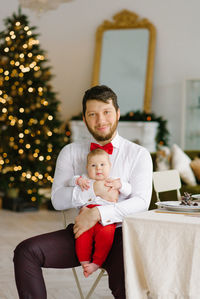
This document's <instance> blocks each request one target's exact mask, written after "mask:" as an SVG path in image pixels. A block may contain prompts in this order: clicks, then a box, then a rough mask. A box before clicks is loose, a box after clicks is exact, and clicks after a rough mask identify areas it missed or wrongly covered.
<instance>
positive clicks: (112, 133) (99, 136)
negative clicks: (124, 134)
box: [85, 117, 118, 141]
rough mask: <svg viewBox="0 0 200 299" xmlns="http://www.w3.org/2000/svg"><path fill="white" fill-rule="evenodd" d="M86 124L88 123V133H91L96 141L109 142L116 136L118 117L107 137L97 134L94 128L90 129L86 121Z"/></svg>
mask: <svg viewBox="0 0 200 299" xmlns="http://www.w3.org/2000/svg"><path fill="white" fill-rule="evenodd" d="M85 123H86V126H87V128H88V131H89V132H90V134H91V135H92V136H93V137H94V139H95V140H96V141H107V140H110V139H111V138H112V136H113V135H114V133H115V131H116V129H117V126H118V117H116V120H115V122H114V124H113V125H112V126H111V127H110V132H109V133H107V134H106V135H103V134H100V133H97V132H95V131H94V130H93V129H92V128H90V127H89V125H88V123H87V121H86V120H85Z"/></svg>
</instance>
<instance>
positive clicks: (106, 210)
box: [97, 204, 116, 226]
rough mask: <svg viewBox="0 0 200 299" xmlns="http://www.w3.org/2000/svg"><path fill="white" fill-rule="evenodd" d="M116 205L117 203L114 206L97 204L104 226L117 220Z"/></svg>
mask: <svg viewBox="0 0 200 299" xmlns="http://www.w3.org/2000/svg"><path fill="white" fill-rule="evenodd" d="M114 206H115V204H113V205H112V206H111V205H109V206H97V209H98V210H99V213H100V215H101V221H100V222H101V224H102V225H103V226H106V225H108V224H112V223H115V222H116V216H115V217H114ZM112 215H113V216H112Z"/></svg>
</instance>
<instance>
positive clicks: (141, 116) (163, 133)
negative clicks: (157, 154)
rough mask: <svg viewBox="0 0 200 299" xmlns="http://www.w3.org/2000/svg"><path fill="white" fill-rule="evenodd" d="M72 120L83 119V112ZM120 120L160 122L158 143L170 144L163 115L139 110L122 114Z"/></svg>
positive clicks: (157, 136)
mask: <svg viewBox="0 0 200 299" xmlns="http://www.w3.org/2000/svg"><path fill="white" fill-rule="evenodd" d="M71 120H82V113H80V114H78V115H75V116H73V117H72V118H71ZM120 121H148V122H151V121H155V122H158V131H157V134H156V144H157V145H158V144H159V145H168V141H169V131H168V129H167V120H165V119H163V118H162V116H159V117H157V116H156V115H155V114H154V113H146V112H144V111H143V112H141V111H139V110H137V111H130V112H128V113H127V114H125V115H121V116H120Z"/></svg>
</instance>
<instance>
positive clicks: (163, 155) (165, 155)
mask: <svg viewBox="0 0 200 299" xmlns="http://www.w3.org/2000/svg"><path fill="white" fill-rule="evenodd" d="M170 163H171V151H170V148H169V147H167V146H159V147H158V151H157V152H156V171H162V170H169V169H170V168H171V165H170Z"/></svg>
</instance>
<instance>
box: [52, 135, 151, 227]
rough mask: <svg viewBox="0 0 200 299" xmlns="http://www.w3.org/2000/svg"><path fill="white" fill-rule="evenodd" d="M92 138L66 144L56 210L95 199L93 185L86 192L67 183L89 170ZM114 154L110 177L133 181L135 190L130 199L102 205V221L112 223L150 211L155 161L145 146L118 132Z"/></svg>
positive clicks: (54, 198) (60, 163)
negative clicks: (87, 165)
mask: <svg viewBox="0 0 200 299" xmlns="http://www.w3.org/2000/svg"><path fill="white" fill-rule="evenodd" d="M91 142H95V143H97V142H96V141H95V140H94V139H93V138H92V137H91V140H90V141H88V140H87V141H81V142H74V143H70V144H68V145H66V146H64V147H63V149H62V150H61V151H60V154H59V155H58V159H57V163H56V169H55V175H54V181H53V186H52V197H51V199H52V204H53V206H54V208H55V209H56V210H65V209H70V208H74V207H76V205H75V204H74V203H75V201H76V200H77V198H78V200H79V201H80V202H82V203H86V202H87V201H88V200H90V199H94V198H95V197H96V196H95V193H94V190H93V188H89V189H88V190H85V191H82V190H81V189H80V188H77V187H68V186H67V182H68V181H69V180H70V179H71V178H72V177H73V176H75V175H80V174H81V173H85V172H86V159H87V154H88V153H89V151H90V143H91ZM112 144H113V153H112V155H110V156H109V158H110V162H111V164H112V167H111V172H110V176H111V177H118V178H120V179H121V181H122V182H128V183H129V184H131V187H132V191H131V194H130V195H129V196H128V199H125V198H121V199H119V201H118V202H117V203H115V204H112V205H102V206H98V207H97V208H98V210H99V212H100V215H101V223H102V224H103V225H108V224H111V223H120V222H122V221H123V218H124V217H126V216H128V215H131V214H133V213H137V212H142V211H146V210H147V209H148V207H149V204H150V200H151V193H152V160H151V155H150V153H149V152H148V151H147V150H146V149H145V148H144V147H142V146H140V145H138V144H135V143H133V142H130V141H128V140H127V139H124V138H122V137H121V136H119V135H118V133H117V134H116V136H115V137H114V138H113V140H112Z"/></svg>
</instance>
